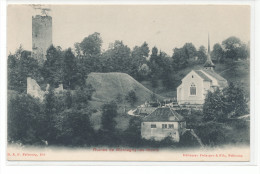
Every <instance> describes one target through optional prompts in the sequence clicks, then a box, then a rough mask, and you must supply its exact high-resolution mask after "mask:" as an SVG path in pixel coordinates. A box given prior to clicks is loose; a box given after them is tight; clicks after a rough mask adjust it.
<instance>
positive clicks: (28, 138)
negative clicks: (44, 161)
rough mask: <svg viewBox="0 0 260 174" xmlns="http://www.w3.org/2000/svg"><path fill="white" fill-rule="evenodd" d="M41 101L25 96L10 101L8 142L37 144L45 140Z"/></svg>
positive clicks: (17, 96) (21, 95) (18, 96)
mask: <svg viewBox="0 0 260 174" xmlns="http://www.w3.org/2000/svg"><path fill="white" fill-rule="evenodd" d="M42 108H43V107H42V104H41V103H40V101H39V100H37V99H34V98H33V97H31V96H29V95H25V94H20V95H16V96H15V97H12V98H10V99H9V100H8V117H7V128H8V131H7V133H8V141H9V142H11V141H14V142H21V143H23V144H35V143H39V142H41V141H42V140H44V137H43V131H42V128H43V127H42V124H41V123H42V120H43V119H44V112H43V109H42Z"/></svg>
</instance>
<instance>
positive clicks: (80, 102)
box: [73, 84, 95, 110]
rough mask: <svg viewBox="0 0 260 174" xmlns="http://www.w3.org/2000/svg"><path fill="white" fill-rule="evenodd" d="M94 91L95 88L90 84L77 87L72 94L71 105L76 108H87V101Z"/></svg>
mask: <svg viewBox="0 0 260 174" xmlns="http://www.w3.org/2000/svg"><path fill="white" fill-rule="evenodd" d="M94 91H95V89H94V88H93V87H92V86H91V85H90V84H87V85H85V86H81V87H79V88H77V89H76V90H75V93H74V95H73V107H75V108H77V109H78V110H80V109H85V108H87V109H88V106H89V101H90V100H91V99H92V94H93V92H94Z"/></svg>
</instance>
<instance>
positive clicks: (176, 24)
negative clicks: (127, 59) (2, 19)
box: [7, 5, 250, 56]
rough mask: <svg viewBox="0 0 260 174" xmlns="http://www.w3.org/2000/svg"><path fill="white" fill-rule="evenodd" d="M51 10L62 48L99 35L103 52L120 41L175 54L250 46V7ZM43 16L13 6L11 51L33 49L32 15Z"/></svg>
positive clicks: (60, 7) (55, 39)
mask: <svg viewBox="0 0 260 174" xmlns="http://www.w3.org/2000/svg"><path fill="white" fill-rule="evenodd" d="M47 7H48V8H50V9H51V10H52V11H51V12H50V13H49V15H50V16H52V21H53V23H52V25H53V30H52V34H53V36H52V37H53V44H54V45H55V46H61V47H62V48H63V49H67V48H69V47H72V48H73V46H74V43H75V42H81V41H82V40H83V39H84V38H85V37H87V36H88V35H90V34H93V33H94V32H99V33H100V34H101V37H102V39H103V46H102V49H103V50H107V49H108V45H109V43H113V42H114V41H115V40H122V41H123V43H124V44H126V45H128V46H129V47H130V48H131V49H132V48H133V47H134V46H141V45H142V43H144V42H147V43H148V46H149V48H150V50H151V49H152V47H154V46H156V47H157V48H158V49H159V50H161V51H164V52H166V53H167V54H168V55H170V56H171V55H172V53H173V48H175V47H177V48H179V47H182V46H183V45H184V44H185V43H187V42H191V43H193V44H194V45H195V47H196V48H199V46H201V45H204V46H205V47H206V48H207V42H208V33H209V34H210V42H211V49H212V47H213V45H214V44H215V43H221V42H222V41H223V40H225V39H227V38H228V37H230V36H236V37H238V38H240V39H241V40H242V41H243V42H245V43H248V42H249V41H250V6H247V5H48V6H47ZM38 13H39V11H37V10H35V9H33V7H32V6H29V5H9V6H8V11H7V51H8V53H9V52H11V53H14V52H15V50H16V49H17V48H18V47H19V45H20V44H21V45H22V46H23V48H24V49H26V50H32V16H33V15H35V14H38Z"/></svg>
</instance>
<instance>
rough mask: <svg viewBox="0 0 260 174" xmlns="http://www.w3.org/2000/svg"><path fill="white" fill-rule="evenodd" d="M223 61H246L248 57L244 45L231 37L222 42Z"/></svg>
mask: <svg viewBox="0 0 260 174" xmlns="http://www.w3.org/2000/svg"><path fill="white" fill-rule="evenodd" d="M222 46H223V48H224V54H225V59H231V60H233V61H234V60H238V59H239V58H240V59H246V58H247V57H248V55H249V53H248V50H247V46H246V44H244V43H242V42H241V40H240V39H239V38H237V37H234V36H231V37H229V38H227V39H226V40H224V41H223V42H222Z"/></svg>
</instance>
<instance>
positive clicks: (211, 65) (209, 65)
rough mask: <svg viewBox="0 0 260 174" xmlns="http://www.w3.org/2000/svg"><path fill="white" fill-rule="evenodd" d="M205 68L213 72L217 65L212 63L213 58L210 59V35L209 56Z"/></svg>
mask: <svg viewBox="0 0 260 174" xmlns="http://www.w3.org/2000/svg"><path fill="white" fill-rule="evenodd" d="M204 68H205V69H211V70H213V69H214V68H215V65H214V63H213V62H212V60H211V57H210V40H209V34H208V54H207V60H206V62H205V64H204Z"/></svg>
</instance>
